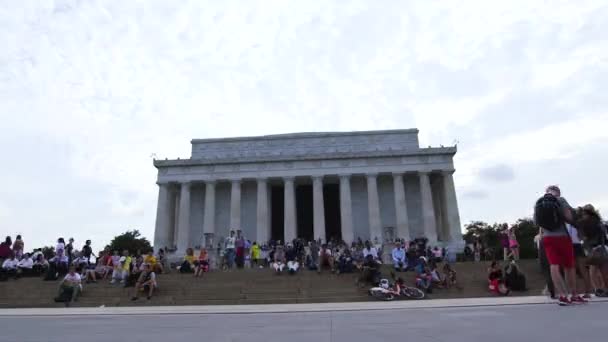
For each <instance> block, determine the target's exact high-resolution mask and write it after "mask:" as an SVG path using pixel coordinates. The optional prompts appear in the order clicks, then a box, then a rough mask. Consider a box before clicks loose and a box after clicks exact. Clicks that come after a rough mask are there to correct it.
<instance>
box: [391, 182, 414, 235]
mask: <svg viewBox="0 0 608 342" xmlns="http://www.w3.org/2000/svg"><path fill="white" fill-rule="evenodd" d="M393 190H394V193H395V216H396V225H397V232H396V233H397V237H398V238H401V239H405V240H407V241H410V240H411V236H410V226H409V221H408V220H409V219H408V214H407V204H406V202H405V186H404V184H403V174H402V173H393Z"/></svg>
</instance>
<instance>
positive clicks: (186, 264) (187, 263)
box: [179, 248, 195, 273]
mask: <svg viewBox="0 0 608 342" xmlns="http://www.w3.org/2000/svg"><path fill="white" fill-rule="evenodd" d="M194 262H195V257H194V250H193V249H192V248H187V249H186V255H184V260H183V261H182V263H181V265H180V266H179V273H194V267H195V265H194Z"/></svg>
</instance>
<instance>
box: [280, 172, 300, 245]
mask: <svg viewBox="0 0 608 342" xmlns="http://www.w3.org/2000/svg"><path fill="white" fill-rule="evenodd" d="M283 181H284V182H285V193H284V194H285V196H284V197H285V199H284V200H285V208H284V216H285V217H284V229H285V241H292V240H293V239H295V238H296V236H297V230H296V194H295V184H294V178H293V177H286V178H284V179H283Z"/></svg>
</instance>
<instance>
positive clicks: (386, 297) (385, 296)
mask: <svg viewBox="0 0 608 342" xmlns="http://www.w3.org/2000/svg"><path fill="white" fill-rule="evenodd" d="M369 294H370V295H371V296H372V297H374V298H376V299H379V300H383V301H391V300H393V299H395V296H394V295H393V294H392V293H386V292H384V291H374V290H370V291H369Z"/></svg>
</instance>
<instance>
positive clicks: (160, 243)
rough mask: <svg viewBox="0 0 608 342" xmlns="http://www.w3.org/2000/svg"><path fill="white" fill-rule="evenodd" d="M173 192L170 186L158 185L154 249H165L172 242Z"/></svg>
mask: <svg viewBox="0 0 608 342" xmlns="http://www.w3.org/2000/svg"><path fill="white" fill-rule="evenodd" d="M171 217H172V215H171V191H170V190H169V185H168V184H160V183H159V184H158V204H157V206H156V226H155V229H154V249H155V250H157V249H159V248H165V246H168V245H169V242H170V241H171V238H172V236H171Z"/></svg>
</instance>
